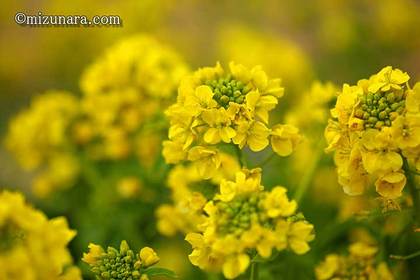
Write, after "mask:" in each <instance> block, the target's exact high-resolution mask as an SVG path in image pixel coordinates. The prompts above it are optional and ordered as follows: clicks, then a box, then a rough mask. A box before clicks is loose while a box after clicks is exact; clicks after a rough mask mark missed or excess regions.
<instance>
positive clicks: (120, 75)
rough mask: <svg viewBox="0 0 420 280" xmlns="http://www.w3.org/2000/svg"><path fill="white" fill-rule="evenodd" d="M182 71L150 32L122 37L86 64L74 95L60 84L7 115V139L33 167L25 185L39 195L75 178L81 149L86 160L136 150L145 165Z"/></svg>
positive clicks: (155, 155) (162, 128)
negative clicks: (78, 94)
mask: <svg viewBox="0 0 420 280" xmlns="http://www.w3.org/2000/svg"><path fill="white" fill-rule="evenodd" d="M187 71H188V67H187V66H186V64H185V63H184V62H183V61H182V60H181V58H180V57H179V56H178V55H177V54H176V53H175V52H174V51H173V50H171V49H169V48H167V47H165V46H163V45H161V44H160V43H158V42H157V41H155V40H154V39H153V38H151V37H148V36H144V35H140V36H135V37H132V38H129V39H127V40H124V41H122V42H121V43H119V44H117V45H116V46H113V47H111V48H110V49H109V50H108V51H107V52H106V53H105V55H104V56H103V57H101V58H100V59H98V61H97V62H95V63H94V64H93V65H92V66H90V67H88V68H87V70H86V72H85V74H84V75H83V77H82V79H81V88H82V91H83V95H82V97H81V98H77V97H76V96H74V95H72V94H70V93H67V92H64V91H48V92H46V93H45V94H43V95H40V96H37V97H36V98H35V99H34V100H33V101H32V103H31V105H30V108H29V109H27V110H25V111H23V112H21V113H19V114H18V115H17V116H16V117H15V118H14V119H12V121H11V122H10V125H9V131H8V135H7V138H6V146H7V148H8V150H10V151H11V152H12V153H13V154H14V155H15V157H16V158H17V159H18V161H19V163H20V164H21V165H22V166H23V167H25V168H26V169H28V170H35V171H36V177H35V179H34V181H33V184H32V185H33V190H34V192H35V194H36V195H38V196H40V197H45V196H47V195H48V194H50V193H51V192H52V191H54V190H57V189H60V188H61V189H63V188H66V187H69V186H72V185H73V184H74V181H75V179H76V178H77V176H78V174H79V169H80V165H81V163H80V156H81V154H87V158H88V159H89V160H102V159H123V158H127V157H129V156H132V157H136V156H137V157H138V158H139V159H140V161H141V162H142V163H143V164H144V165H145V166H146V167H149V166H150V165H152V164H153V163H154V162H155V160H156V159H157V158H158V155H159V153H160V150H161V145H160V143H161V141H162V140H163V138H164V137H165V135H164V134H165V133H166V129H167V123H166V121H165V120H164V116H163V115H162V113H161V112H162V110H164V109H166V108H167V106H168V105H169V104H171V103H172V102H173V100H174V99H175V95H176V88H177V85H178V83H179V80H180V79H181V77H182V76H183V75H185V74H186V73H187ZM145 147H147V148H145ZM83 156H85V155H83ZM123 192H124V191H123ZM124 195H125V194H124Z"/></svg>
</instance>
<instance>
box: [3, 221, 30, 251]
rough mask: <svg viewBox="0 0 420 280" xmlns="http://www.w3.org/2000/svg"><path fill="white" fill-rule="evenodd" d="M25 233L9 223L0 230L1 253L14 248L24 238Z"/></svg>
mask: <svg viewBox="0 0 420 280" xmlns="http://www.w3.org/2000/svg"><path fill="white" fill-rule="evenodd" d="M24 236H25V235H24V232H23V231H22V230H21V229H19V228H18V227H17V226H16V225H14V224H11V223H7V222H6V224H5V225H4V226H3V227H1V228H0V252H5V251H8V250H10V249H11V248H13V246H15V245H16V244H17V243H19V242H21V241H22V240H23V238H24Z"/></svg>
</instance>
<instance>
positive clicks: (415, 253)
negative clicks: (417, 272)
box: [389, 251, 420, 261]
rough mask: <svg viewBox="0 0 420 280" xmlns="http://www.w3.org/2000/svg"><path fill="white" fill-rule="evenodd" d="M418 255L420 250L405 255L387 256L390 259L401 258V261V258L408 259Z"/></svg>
mask: <svg viewBox="0 0 420 280" xmlns="http://www.w3.org/2000/svg"><path fill="white" fill-rule="evenodd" d="M418 256H420V251H417V252H414V253H412V254H410V255H407V256H398V255H390V256H389V257H390V258H391V259H394V260H402V261H403V260H409V259H412V258H415V257H418Z"/></svg>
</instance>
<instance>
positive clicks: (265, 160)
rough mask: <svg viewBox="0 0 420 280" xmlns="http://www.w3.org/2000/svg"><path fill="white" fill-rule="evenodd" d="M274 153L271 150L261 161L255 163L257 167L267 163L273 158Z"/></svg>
mask: <svg viewBox="0 0 420 280" xmlns="http://www.w3.org/2000/svg"><path fill="white" fill-rule="evenodd" d="M275 155H276V153H274V152H271V154H270V155H269V156H268V157H266V158H265V159H263V160H262V161H261V162H259V163H258V164H257V167H264V166H265V165H266V164H267V163H269V162H270V161H271V160H272V159H273V158H274V156H275Z"/></svg>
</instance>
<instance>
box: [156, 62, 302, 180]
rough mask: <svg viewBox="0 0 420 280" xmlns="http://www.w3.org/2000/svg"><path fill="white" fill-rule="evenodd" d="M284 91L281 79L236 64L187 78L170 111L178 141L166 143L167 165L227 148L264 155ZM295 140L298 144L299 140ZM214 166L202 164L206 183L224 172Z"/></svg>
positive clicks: (257, 68) (203, 70)
mask: <svg viewBox="0 0 420 280" xmlns="http://www.w3.org/2000/svg"><path fill="white" fill-rule="evenodd" d="M283 91H284V89H283V88H282V87H281V85H280V79H270V78H268V76H267V74H266V73H265V72H264V71H263V70H262V68H261V67H260V66H255V67H253V68H247V67H245V66H243V65H241V64H236V63H233V62H231V63H230V64H229V68H228V69H224V68H223V67H222V66H221V65H220V63H217V64H216V66H214V67H204V68H201V69H198V70H197V71H195V72H194V73H192V74H191V75H188V76H185V77H184V78H183V79H182V81H181V82H180V85H179V87H178V98H177V102H176V103H175V104H173V105H172V106H170V107H169V108H168V109H167V110H166V115H167V116H168V118H169V121H170V128H169V133H168V138H169V139H170V140H171V141H172V142H164V151H163V155H164V157H165V160H166V162H168V163H178V162H181V161H183V160H185V159H187V160H188V161H192V162H194V161H201V159H202V158H203V157H205V156H204V151H211V153H218V152H219V149H220V148H221V147H220V146H221V145H220V143H221V142H223V143H232V142H233V145H231V146H234V145H237V146H238V147H239V148H240V149H243V148H245V147H246V146H248V147H249V148H250V149H251V150H252V151H254V152H258V151H261V150H263V149H264V148H266V147H267V146H268V145H269V140H268V137H269V136H270V132H271V130H270V128H269V127H267V124H268V121H269V112H270V111H272V110H273V109H274V108H275V107H276V105H277V104H278V99H279V98H280V97H282V96H283ZM292 138H293V140H292V142H293V144H294V142H295V139H297V136H294V137H291V139H292ZM175 143H176V144H175ZM181 148H182V149H181ZM206 153H207V152H206ZM185 154H188V156H187V158H185ZM199 154H200V155H199ZM209 163H210V161H207V164H204V165H203V162H200V163H198V164H197V167H199V168H200V169H201V171H200V174H204V173H206V177H205V178H206V179H208V178H210V177H211V176H212V174H214V171H215V170H217V169H218V168H219V164H211V165H212V167H211V168H210V164H209ZM215 163H217V160H216V161H215Z"/></svg>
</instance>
